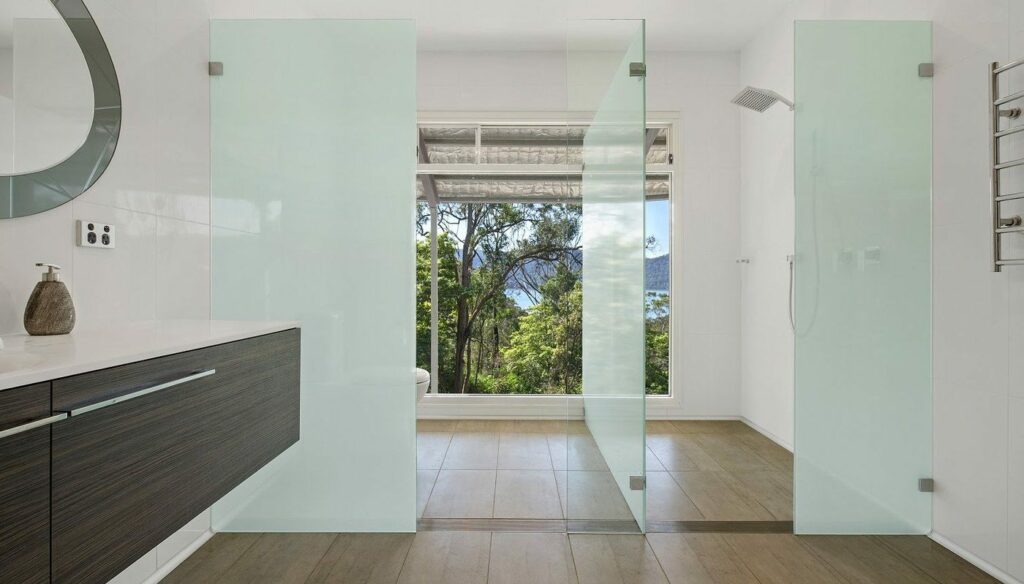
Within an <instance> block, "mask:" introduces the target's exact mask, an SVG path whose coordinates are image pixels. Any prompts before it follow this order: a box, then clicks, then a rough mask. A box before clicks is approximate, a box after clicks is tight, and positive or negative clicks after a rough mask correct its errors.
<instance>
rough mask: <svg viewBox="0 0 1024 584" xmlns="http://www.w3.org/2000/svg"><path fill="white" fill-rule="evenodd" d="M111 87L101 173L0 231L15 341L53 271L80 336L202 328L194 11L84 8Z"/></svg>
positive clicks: (155, 555) (195, 528) (205, 178)
mask: <svg viewBox="0 0 1024 584" xmlns="http://www.w3.org/2000/svg"><path fill="white" fill-rule="evenodd" d="M88 4H89V9H90V10H91V11H92V13H93V15H94V18H95V19H96V22H97V25H98V26H99V28H100V31H101V32H102V33H103V35H104V38H105V40H106V42H107V44H108V46H109V48H110V52H111V56H112V58H113V60H114V65H115V67H116V68H117V72H118V78H119V81H120V84H121V92H122V99H123V105H124V118H123V127H122V131H121V137H120V141H119V143H118V147H117V152H116V154H115V156H114V159H113V161H112V163H111V165H110V168H109V169H108V170H107V172H106V173H105V174H104V175H103V176H102V177H101V178H100V180H99V181H98V182H97V183H96V185H95V186H94V187H93V188H92V189H90V190H89V191H88V192H86V193H85V194H83V195H82V196H81V197H79V198H77V199H75V200H74V201H72V202H71V203H68V204H66V205H63V206H62V207H59V208H57V209H53V210H51V211H47V212H45V213H41V214H39V215H35V216H32V217H25V218H20V219H11V220H3V221H0V333H5V334H7V333H18V332H23V329H22V326H21V319H22V311H23V310H24V307H25V302H26V300H27V299H28V295H29V293H30V292H31V291H32V288H33V286H35V283H36V281H38V279H39V278H38V276H39V273H40V271H39V270H38V269H37V268H36V267H35V266H34V265H33V263H34V262H37V261H44V262H53V263H57V264H60V265H61V266H63V267H64V270H63V277H64V280H65V282H66V283H67V285H68V287H69V288H70V289H71V293H72V295H73V297H74V300H75V306H76V308H77V312H78V319H79V320H78V321H79V326H80V327H89V326H94V325H102V324H105V323H109V322H111V321H118V320H138V319H154V318H164V319H173V318H208V317H209V311H210V303H209V278H210V274H209V271H210V255H209V237H210V226H209V215H210V203H209V200H210V197H209V194H210V192H209V178H210V169H209V105H208V103H209V91H208V88H209V77H208V76H207V71H206V63H207V61H208V60H209V59H208V49H209V41H208V34H209V33H208V31H209V21H208V13H207V8H206V3H205V0H133V1H132V2H123V1H119V0H91V1H90V2H89V3H88ZM75 219H93V220H97V221H102V222H109V223H113V224H114V225H115V226H116V227H117V248H116V249H114V250H99V249H90V248H80V247H75V245H74V221H75ZM209 526H210V518H209V512H205V513H203V514H202V515H200V516H199V517H197V518H196V519H195V520H194V521H192V522H191V523H189V525H188V526H186V527H185V528H184V529H183V530H182V531H181V532H179V533H177V534H175V535H174V536H172V537H171V538H169V539H168V540H167V541H165V542H164V543H162V544H161V545H160V546H158V547H157V548H156V549H154V550H153V551H151V552H150V553H149V554H147V555H146V556H144V557H143V558H141V559H140V560H139V561H138V562H136V563H135V564H134V565H133V566H131V567H130V568H128V569H127V570H126V571H125V572H124V573H123V574H121V575H120V576H118V577H117V578H116V579H115V582H118V583H119V584H137V583H139V582H142V581H144V580H145V579H147V578H148V577H149V576H151V575H152V574H153V573H154V572H156V570H157V569H158V567H159V566H161V565H163V564H165V563H166V562H167V561H168V560H169V559H170V558H172V557H173V556H174V555H175V554H177V553H178V552H179V551H181V550H182V549H184V548H185V547H187V546H188V545H189V544H190V543H191V542H193V541H195V540H196V538H198V537H199V536H200V535H201V534H203V533H204V532H206V531H207V530H208V529H209Z"/></svg>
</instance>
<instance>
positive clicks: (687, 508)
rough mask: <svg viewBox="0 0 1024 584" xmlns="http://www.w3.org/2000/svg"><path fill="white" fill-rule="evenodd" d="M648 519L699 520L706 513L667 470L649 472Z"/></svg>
mask: <svg viewBox="0 0 1024 584" xmlns="http://www.w3.org/2000/svg"><path fill="white" fill-rule="evenodd" d="M647 519H648V520H650V521H699V520H701V519H704V515H702V514H701V512H700V511H699V510H698V509H697V507H696V506H695V505H694V504H693V501H690V498H689V497H687V496H686V493H684V492H683V490H682V489H681V488H679V485H678V484H677V483H676V481H675V479H673V478H672V476H671V475H669V474H668V473H667V472H648V473H647Z"/></svg>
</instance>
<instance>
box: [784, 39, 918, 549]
mask: <svg viewBox="0 0 1024 584" xmlns="http://www.w3.org/2000/svg"><path fill="white" fill-rule="evenodd" d="M931 38H932V35H931V24H930V23H927V22H881V21H880V22H853V21H848V22H798V23H797V24H796V39H795V41H796V43H795V47H796V62H795V73H796V77H795V82H796V86H795V90H796V91H795V93H796V96H795V97H796V99H795V101H796V112H795V117H796V119H795V124H796V129H795V156H796V158H795V161H796V169H795V172H796V176H795V179H796V247H795V249H796V285H795V286H796V288H795V315H796V341H795V342H796V347H795V354H796V363H795V368H796V459H795V464H796V476H795V489H796V491H795V498H796V509H795V518H796V530H797V531H798V532H799V533H838V534H857V533H906V534H914V533H927V532H928V531H929V530H930V526H931V495H930V494H929V493H926V492H921V491H919V490H918V480H919V479H923V478H928V477H930V476H931V460H932V442H931V439H932V400H931V160H932V154H931V143H932V134H931V128H932V102H931V99H932V80H931V78H930V77H926V76H921V75H919V73H918V65H919V64H921V63H928V62H930V61H931V59H932V49H931Z"/></svg>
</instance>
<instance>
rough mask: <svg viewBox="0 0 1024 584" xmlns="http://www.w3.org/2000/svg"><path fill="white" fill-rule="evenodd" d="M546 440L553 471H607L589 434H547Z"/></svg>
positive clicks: (602, 457)
mask: <svg viewBox="0 0 1024 584" xmlns="http://www.w3.org/2000/svg"><path fill="white" fill-rule="evenodd" d="M547 439H548V449H549V450H550V452H551V464H553V465H554V468H555V470H602V471H607V470H608V465H607V464H606V463H605V461H604V456H602V455H601V450H600V448H598V447H597V442H596V441H595V440H594V438H593V437H591V436H590V434H569V435H564V434H548V435H547Z"/></svg>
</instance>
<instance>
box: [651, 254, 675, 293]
mask: <svg viewBox="0 0 1024 584" xmlns="http://www.w3.org/2000/svg"><path fill="white" fill-rule="evenodd" d="M646 261H647V265H646V272H647V273H646V274H645V276H646V279H647V285H646V288H647V290H648V291H649V292H666V293H667V292H668V286H669V264H668V254H665V255H660V256H657V257H653V258H647V259H646Z"/></svg>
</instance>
